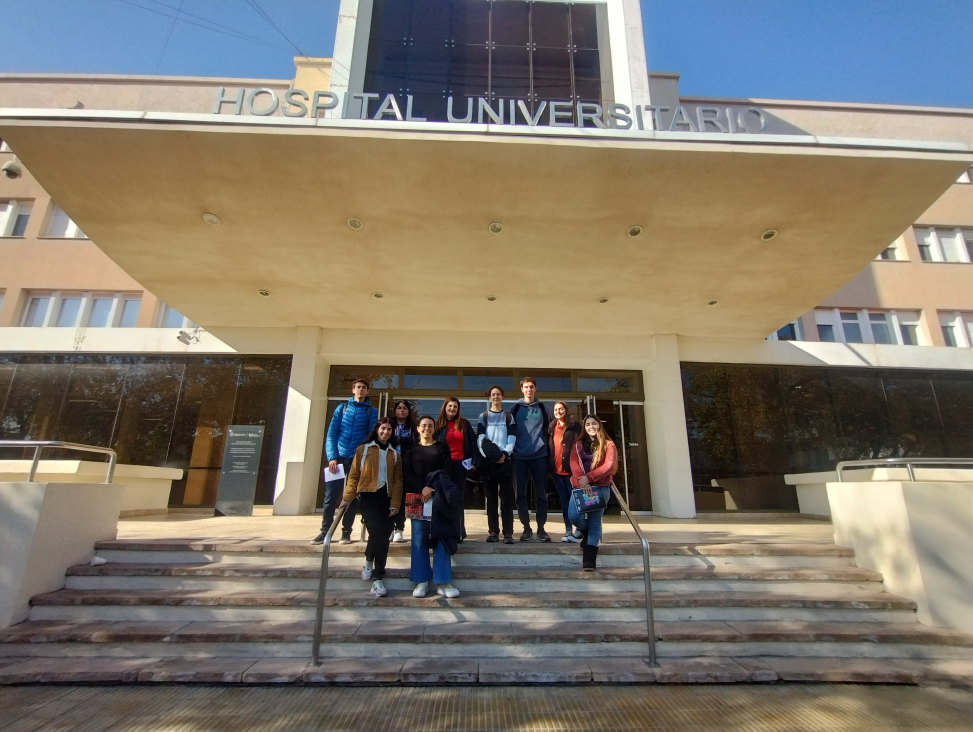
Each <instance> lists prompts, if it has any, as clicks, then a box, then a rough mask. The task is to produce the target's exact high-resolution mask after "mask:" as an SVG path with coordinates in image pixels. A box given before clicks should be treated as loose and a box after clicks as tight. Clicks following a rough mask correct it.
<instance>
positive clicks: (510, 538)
mask: <svg viewBox="0 0 973 732" xmlns="http://www.w3.org/2000/svg"><path fill="white" fill-rule="evenodd" d="M503 543H504V544H513V543H514V537H513V535H512V534H507V535H506V536H504V537H503Z"/></svg>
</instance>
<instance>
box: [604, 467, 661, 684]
mask: <svg viewBox="0 0 973 732" xmlns="http://www.w3.org/2000/svg"><path fill="white" fill-rule="evenodd" d="M611 489H612V492H613V493H614V494H615V498H616V499H618V503H619V504H620V505H621V507H622V511H624V512H625V516H626V517H627V518H628V522H629V523H630V524H632V528H633V529H635V534H636V536H638V538H639V541H640V542H642V568H643V570H644V572H645V629H646V631H648V634H649V665H650V666H652V667H653V668H656V667H658V665H659V662H658V661H657V660H656V656H655V611H654V610H653V609H652V577H651V575H650V570H651V568H652V567H651V563H650V562H649V541H648V539H646V538H645V535H644V534H643V533H642V529H640V528H639V525H638V522H637V521H636V520H635V517H634V516H633V515H632V511H631V509H629V507H628V504H627V503H626V502H625V499H624V498H622V494H621V493H619V491H618V488H617V487H616V486H615V481H612V483H611Z"/></svg>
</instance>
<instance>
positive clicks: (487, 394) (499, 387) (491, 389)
mask: <svg viewBox="0 0 973 732" xmlns="http://www.w3.org/2000/svg"><path fill="white" fill-rule="evenodd" d="M494 389H499V390H500V396H502V397H505V396H507V392H505V391H504V390H503V387H502V386H500V384H494V385H493V386H491V387H490V388H489V389H487V390H486V398H487V399H489V398H490V394H492V393H493V390H494Z"/></svg>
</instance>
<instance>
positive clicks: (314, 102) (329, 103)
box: [311, 91, 378, 119]
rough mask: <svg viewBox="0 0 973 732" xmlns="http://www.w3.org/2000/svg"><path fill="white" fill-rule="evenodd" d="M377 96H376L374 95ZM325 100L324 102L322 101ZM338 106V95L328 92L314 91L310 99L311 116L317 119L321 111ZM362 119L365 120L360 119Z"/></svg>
mask: <svg viewBox="0 0 973 732" xmlns="http://www.w3.org/2000/svg"><path fill="white" fill-rule="evenodd" d="M376 96H378V95H376ZM322 100H326V101H322ZM337 106H338V95H337V94H335V93H334V92H329V91H316V92H314V98H313V99H311V116H312V117H317V116H318V112H320V111H321V110H328V109H334V108H335V107H337ZM362 119H365V118H364V117H362Z"/></svg>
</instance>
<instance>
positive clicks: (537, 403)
mask: <svg viewBox="0 0 973 732" xmlns="http://www.w3.org/2000/svg"><path fill="white" fill-rule="evenodd" d="M517 404H521V405H523V406H525V407H539V406H540V404H541V400H540V399H534V401H532V402H529V401H527V400H526V399H524V398H523V397H521V398H520V399H518V400H517Z"/></svg>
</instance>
